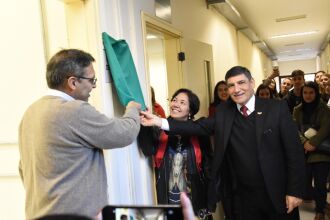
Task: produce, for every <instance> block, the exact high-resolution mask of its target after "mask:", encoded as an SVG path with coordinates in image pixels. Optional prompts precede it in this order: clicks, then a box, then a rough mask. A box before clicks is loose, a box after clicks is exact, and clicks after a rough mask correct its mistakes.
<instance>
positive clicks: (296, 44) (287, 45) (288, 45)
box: [284, 43, 304, 47]
mask: <svg viewBox="0 0 330 220" xmlns="http://www.w3.org/2000/svg"><path fill="white" fill-rule="evenodd" d="M298 45H304V43H293V44H285V45H284V46H286V47H290V46H298Z"/></svg>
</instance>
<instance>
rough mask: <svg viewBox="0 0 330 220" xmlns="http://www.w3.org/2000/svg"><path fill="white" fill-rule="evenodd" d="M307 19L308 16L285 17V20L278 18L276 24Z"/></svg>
mask: <svg viewBox="0 0 330 220" xmlns="http://www.w3.org/2000/svg"><path fill="white" fill-rule="evenodd" d="M303 18H306V15H296V16H290V17H285V18H276V19H275V21H276V22H283V21H292V20H297V19H303Z"/></svg>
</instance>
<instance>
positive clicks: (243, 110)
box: [240, 105, 249, 118]
mask: <svg viewBox="0 0 330 220" xmlns="http://www.w3.org/2000/svg"><path fill="white" fill-rule="evenodd" d="M240 110H241V112H242V114H243V116H244V117H245V118H246V117H248V116H249V115H248V113H247V110H248V108H247V107H246V106H245V105H242V107H241V109H240Z"/></svg>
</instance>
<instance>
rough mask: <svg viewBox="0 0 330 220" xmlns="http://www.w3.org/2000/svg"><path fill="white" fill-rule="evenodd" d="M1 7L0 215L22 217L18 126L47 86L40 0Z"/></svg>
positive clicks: (7, 4) (22, 191) (22, 204)
mask: <svg viewBox="0 0 330 220" xmlns="http://www.w3.org/2000/svg"><path fill="white" fill-rule="evenodd" d="M3 5H4V4H2V7H1V8H0V26H1V29H2V32H1V41H0V48H1V51H2V52H1V55H0V59H1V64H2V70H1V72H0V75H1V79H2V85H1V86H0V96H1V102H2V104H1V108H0V121H1V125H0V155H1V158H0V161H1V169H0V195H1V196H0V219H24V189H23V185H22V183H21V180H20V178H19V174H18V160H19V159H18V158H19V156H18V155H19V154H18V147H17V146H18V145H17V140H18V137H17V130H18V125H19V122H20V119H21V117H22V115H23V113H24V111H25V109H26V108H27V107H28V106H29V105H30V104H31V103H32V102H33V101H34V100H36V99H37V98H39V97H40V95H41V94H43V93H44V92H45V90H46V83H45V74H44V73H45V57H44V49H43V39H42V29H41V27H42V24H41V22H40V21H41V19H40V18H41V14H40V6H39V1H36V0H35V1H19V0H12V1H6V3H5V7H3Z"/></svg>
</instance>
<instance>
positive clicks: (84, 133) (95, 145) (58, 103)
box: [19, 96, 140, 219]
mask: <svg viewBox="0 0 330 220" xmlns="http://www.w3.org/2000/svg"><path fill="white" fill-rule="evenodd" d="M139 128H140V121H139V112H138V109H136V108H127V109H126V112H125V114H124V116H123V117H122V118H113V119H109V118H108V117H106V116H105V115H103V114H101V113H99V112H98V111H97V110H96V109H95V108H94V107H92V106H91V105H90V104H88V103H87V102H84V101H79V100H74V101H67V100H64V99H63V98H60V97H56V96H45V97H43V98H41V99H39V100H38V101H36V102H35V103H34V104H32V105H31V106H30V107H29V108H28V109H27V111H26V112H25V114H24V116H23V119H22V121H21V124H20V128H19V150H20V164H19V169H20V174H21V178H22V181H23V184H24V188H25V191H26V204H25V212H26V218H27V219H34V218H37V217H41V216H44V215H50V214H79V215H83V216H88V217H95V216H96V215H97V213H98V212H99V211H100V210H101V209H102V208H103V207H104V206H105V205H106V204H107V201H108V200H107V180H106V171H105V163H104V157H103V151H102V149H112V148H118V147H124V146H127V145H129V144H131V143H132V142H133V140H134V139H135V138H136V137H137V134H138V131H139Z"/></svg>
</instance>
